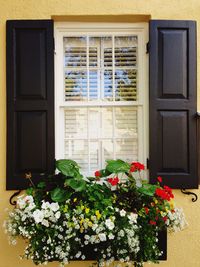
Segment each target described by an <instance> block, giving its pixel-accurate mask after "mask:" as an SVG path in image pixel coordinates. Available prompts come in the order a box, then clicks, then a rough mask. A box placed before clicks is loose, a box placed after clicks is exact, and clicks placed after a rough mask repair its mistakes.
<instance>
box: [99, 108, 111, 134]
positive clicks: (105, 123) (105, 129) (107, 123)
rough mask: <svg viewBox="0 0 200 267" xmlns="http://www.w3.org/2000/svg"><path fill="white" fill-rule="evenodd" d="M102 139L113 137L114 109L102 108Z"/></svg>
mask: <svg viewBox="0 0 200 267" xmlns="http://www.w3.org/2000/svg"><path fill="white" fill-rule="evenodd" d="M101 125H102V137H103V138H112V137H113V108H102V122H101Z"/></svg>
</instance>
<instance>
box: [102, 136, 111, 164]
mask: <svg viewBox="0 0 200 267" xmlns="http://www.w3.org/2000/svg"><path fill="white" fill-rule="evenodd" d="M113 158H114V156H113V140H103V141H102V163H103V166H102V167H105V161H106V160H107V159H113Z"/></svg>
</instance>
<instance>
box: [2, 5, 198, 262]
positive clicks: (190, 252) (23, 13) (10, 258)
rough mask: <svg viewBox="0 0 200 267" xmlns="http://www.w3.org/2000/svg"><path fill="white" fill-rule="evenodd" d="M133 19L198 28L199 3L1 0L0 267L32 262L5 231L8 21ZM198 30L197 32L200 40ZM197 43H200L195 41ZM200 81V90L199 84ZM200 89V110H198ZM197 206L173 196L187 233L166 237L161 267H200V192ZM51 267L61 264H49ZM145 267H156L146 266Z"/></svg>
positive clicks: (185, 198) (177, 192)
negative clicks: (170, 21) (83, 17)
mask: <svg viewBox="0 0 200 267" xmlns="http://www.w3.org/2000/svg"><path fill="white" fill-rule="evenodd" d="M126 14H129V15H134V14H147V15H151V17H152V19H187V20H196V21H197V23H199V22H200V1H199V0H190V1H188V0H170V1H169V0H165V1H161V0H6V1H4V0H0V59H1V60H0V151H1V152H0V179H1V182H0V267H19V266H20V267H31V266H34V264H33V263H32V262H30V261H26V260H24V261H21V260H20V259H19V257H18V255H20V254H22V252H23V247H24V243H23V242H21V243H19V244H18V245H17V246H10V245H8V242H7V236H6V235H5V234H4V232H3V229H2V227H1V225H2V223H3V221H4V219H5V208H6V207H9V197H10V196H11V194H12V192H10V191H6V190H5V177H6V52H5V51H6V49H5V47H6V40H5V37H6V35H5V23H6V20H7V19H50V18H51V17H52V16H54V15H57V16H59V15H94V16H95V15H126ZM199 31H200V28H198V36H199ZM197 40H198V39H197ZM199 48H200V42H198V69H200V66H199V65H200V60H199V57H200V54H199ZM199 79H200V78H198V84H200V83H199ZM199 97H200V88H199V87H198V108H199V110H200V99H199ZM193 192H195V193H197V194H198V195H199V201H197V202H196V203H193V202H192V201H191V198H190V197H189V196H185V195H183V194H181V193H180V191H179V190H175V197H176V203H177V204H178V206H182V207H183V209H184V211H185V214H186V216H187V220H188V223H189V227H188V228H187V229H185V230H184V231H182V232H180V233H177V234H171V235H168V236H169V237H168V260H167V261H166V262H161V263H160V266H163V267H200V223H199V221H200V190H193ZM48 266H49V267H55V266H58V263H51V264H48ZM72 266H73V267H78V266H81V267H86V266H88V263H87V262H84V263H81V262H74V263H71V264H70V267H72ZM145 266H150V267H151V266H154V265H153V264H150V265H148V264H145Z"/></svg>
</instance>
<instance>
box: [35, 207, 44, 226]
mask: <svg viewBox="0 0 200 267" xmlns="http://www.w3.org/2000/svg"><path fill="white" fill-rule="evenodd" d="M33 218H34V220H35V222H36V223H40V222H42V221H43V219H44V214H43V212H42V211H41V210H38V209H37V210H35V211H34V212H33Z"/></svg>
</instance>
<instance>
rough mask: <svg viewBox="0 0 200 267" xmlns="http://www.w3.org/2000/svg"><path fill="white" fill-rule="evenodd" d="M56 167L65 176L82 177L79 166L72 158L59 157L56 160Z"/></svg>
mask: <svg viewBox="0 0 200 267" xmlns="http://www.w3.org/2000/svg"><path fill="white" fill-rule="evenodd" d="M56 168H57V169H58V170H59V171H60V172H61V173H62V174H64V175H65V176H68V177H78V178H80V177H82V175H81V174H80V172H79V166H78V164H77V163H76V162H75V161H74V160H70V159H60V160H57V161H56Z"/></svg>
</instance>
